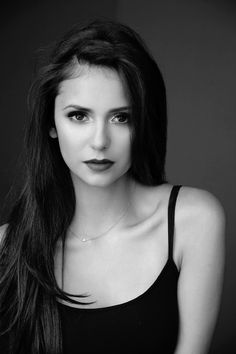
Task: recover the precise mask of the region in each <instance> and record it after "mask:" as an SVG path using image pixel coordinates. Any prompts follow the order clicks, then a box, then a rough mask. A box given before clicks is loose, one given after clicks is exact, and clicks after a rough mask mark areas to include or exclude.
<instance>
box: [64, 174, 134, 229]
mask: <svg viewBox="0 0 236 354" xmlns="http://www.w3.org/2000/svg"><path fill="white" fill-rule="evenodd" d="M73 182H74V188H75V196H76V209H75V214H74V217H73V220H72V223H71V225H70V228H71V229H72V230H73V231H74V232H75V233H76V234H81V233H84V232H86V233H87V234H88V235H96V234H99V233H100V232H103V231H105V229H107V228H108V227H109V226H111V225H112V224H113V223H114V222H115V221H116V220H117V219H118V218H119V217H120V216H121V215H122V214H123V213H124V212H125V211H126V210H127V207H128V206H129V209H131V206H132V197H133V195H132V192H133V190H134V182H132V181H131V180H129V179H127V178H125V177H124V178H121V179H119V180H118V181H116V182H115V183H113V184H111V185H109V186H106V187H100V186H91V185H88V184H86V183H84V182H82V181H81V180H80V181H73ZM129 211H130V210H128V212H129ZM127 215H128V213H127ZM124 222H125V219H122V221H121V222H120V223H119V226H120V227H122V223H124Z"/></svg>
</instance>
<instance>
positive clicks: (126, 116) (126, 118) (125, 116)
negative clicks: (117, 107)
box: [112, 112, 130, 124]
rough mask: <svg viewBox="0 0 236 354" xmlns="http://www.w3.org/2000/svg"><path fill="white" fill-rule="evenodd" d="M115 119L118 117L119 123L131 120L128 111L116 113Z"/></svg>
mask: <svg viewBox="0 0 236 354" xmlns="http://www.w3.org/2000/svg"><path fill="white" fill-rule="evenodd" d="M113 119H116V120H117V122H118V123H121V124H127V123H129V120H130V114H129V113H126V112H121V113H117V114H115V115H114V117H113ZM113 119H112V120H113Z"/></svg>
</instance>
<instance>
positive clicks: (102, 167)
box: [84, 159, 114, 173]
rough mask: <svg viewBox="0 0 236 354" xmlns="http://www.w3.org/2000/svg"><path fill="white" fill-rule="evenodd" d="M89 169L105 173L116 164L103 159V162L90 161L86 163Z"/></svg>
mask: <svg viewBox="0 0 236 354" xmlns="http://www.w3.org/2000/svg"><path fill="white" fill-rule="evenodd" d="M84 163H85V164H86V165H87V167H88V168H89V169H90V170H91V171H93V172H96V173H98V172H103V171H106V170H109V169H110V167H111V166H112V165H113V164H114V161H111V160H107V159H103V160H88V161H84Z"/></svg>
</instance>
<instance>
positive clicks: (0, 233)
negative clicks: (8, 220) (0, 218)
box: [0, 224, 8, 243]
mask: <svg viewBox="0 0 236 354" xmlns="http://www.w3.org/2000/svg"><path fill="white" fill-rule="evenodd" d="M7 227H8V224H3V225H1V226H0V243H1V241H2V239H3V237H4V235H5V232H6V230H7Z"/></svg>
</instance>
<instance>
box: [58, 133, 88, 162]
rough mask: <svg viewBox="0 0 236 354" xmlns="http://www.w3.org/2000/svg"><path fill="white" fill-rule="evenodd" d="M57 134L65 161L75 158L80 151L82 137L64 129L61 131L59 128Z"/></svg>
mask: <svg viewBox="0 0 236 354" xmlns="http://www.w3.org/2000/svg"><path fill="white" fill-rule="evenodd" d="M57 134H58V142H59V146H60V151H61V154H62V157H63V158H64V160H65V162H70V161H73V160H75V158H76V157H78V155H79V153H80V151H81V147H82V144H83V137H80V136H78V134H75V133H71V132H69V131H66V130H63V132H62V131H61V130H60V129H58V131H57Z"/></svg>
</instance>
